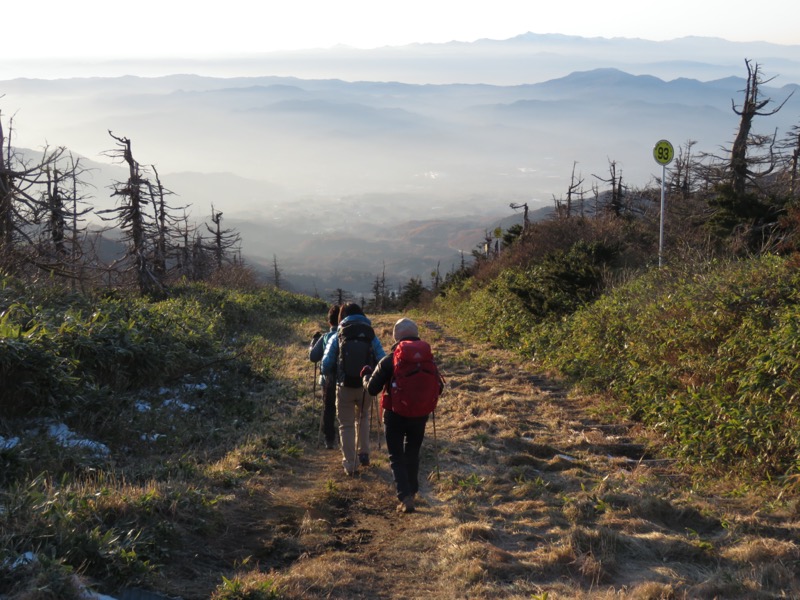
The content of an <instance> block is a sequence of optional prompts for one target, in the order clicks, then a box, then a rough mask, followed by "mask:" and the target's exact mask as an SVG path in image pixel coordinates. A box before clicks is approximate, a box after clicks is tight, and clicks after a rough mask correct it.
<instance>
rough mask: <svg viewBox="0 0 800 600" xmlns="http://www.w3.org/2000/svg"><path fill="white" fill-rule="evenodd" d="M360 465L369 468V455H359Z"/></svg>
mask: <svg viewBox="0 0 800 600" xmlns="http://www.w3.org/2000/svg"><path fill="white" fill-rule="evenodd" d="M358 463H359V464H360V465H361V466H362V467H367V466H369V454H359V455H358Z"/></svg>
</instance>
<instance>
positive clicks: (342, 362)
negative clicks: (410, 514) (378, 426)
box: [321, 302, 386, 475]
mask: <svg viewBox="0 0 800 600" xmlns="http://www.w3.org/2000/svg"><path fill="white" fill-rule="evenodd" d="M384 356H386V352H385V351H384V349H383V346H381V342H380V340H379V339H378V336H376V335H375V331H374V330H373V329H372V323H371V322H370V320H369V319H368V318H367V317H366V316H365V315H364V311H363V310H361V307H360V306H359V305H358V304H355V303H353V302H348V303H346V304H343V305H342V306H341V308H340V309H339V326H338V328H337V330H336V335H333V336H331V338H330V339H329V340H328V343H327V345H326V346H325V353H324V355H323V356H322V366H321V371H322V374H323V375H324V376H325V377H327V378H331V379H333V378H335V380H336V416H337V417H338V418H339V443H340V444H341V445H342V466H344V472H345V473H346V474H347V475H354V474H355V472H356V469H357V468H358V467H359V465H360V466H362V467H365V466H367V465H369V419H370V413H371V409H372V397H371V396H367V395H366V393H365V391H364V388H363V387H362V384H361V370H362V369H363V368H364V367H365V366H369V367H370V368H372V367H373V366H374V365H375V363H377V362H378V361H379V360H381V359H382V358H383V357H384Z"/></svg>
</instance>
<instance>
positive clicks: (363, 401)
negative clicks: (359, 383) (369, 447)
mask: <svg viewBox="0 0 800 600" xmlns="http://www.w3.org/2000/svg"><path fill="white" fill-rule="evenodd" d="M370 401H371V399H370ZM366 403H367V390H362V391H361V410H362V411H363V410H364V405H365V404H366ZM369 434H370V435H372V406H370V411H369Z"/></svg>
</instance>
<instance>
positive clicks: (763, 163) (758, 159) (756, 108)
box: [728, 59, 792, 196]
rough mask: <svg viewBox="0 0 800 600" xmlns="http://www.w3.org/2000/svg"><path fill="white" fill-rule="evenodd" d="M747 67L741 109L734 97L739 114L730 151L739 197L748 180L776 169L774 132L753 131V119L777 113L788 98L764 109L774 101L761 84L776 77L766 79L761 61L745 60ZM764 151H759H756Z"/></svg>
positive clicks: (730, 168) (730, 167)
mask: <svg viewBox="0 0 800 600" xmlns="http://www.w3.org/2000/svg"><path fill="white" fill-rule="evenodd" d="M744 63H745V66H746V67H747V83H746V86H745V89H744V99H743V101H742V105H741V107H740V108H737V107H736V103H735V101H734V100H731V108H732V109H733V112H734V113H736V114H737V115H739V117H740V120H739V129H738V131H737V132H736V138H735V139H734V141H733V146H732V147H731V151H730V161H729V164H728V168H729V170H730V183H731V189H732V191H733V193H734V194H735V195H737V196H742V195H744V193H745V191H746V190H747V185H748V183H751V182H753V181H755V180H756V179H760V178H762V177H764V176H765V175H768V174H769V173H771V172H772V171H773V169H774V168H775V166H776V157H775V153H774V146H775V137H776V136H775V134H772V135H758V134H754V133H752V128H753V120H754V119H755V118H756V117H763V116H770V115H774V114H775V113H777V112H778V111H779V110H780V109H781V108H783V106H784V105H785V104H786V102H787V101H788V100H789V98H791V96H792V94H789V96H787V98H786V99H785V100H784V101H783V102H781V103H780V105H778V106H777V107H775V108H773V109H771V110H765V108H766V107H767V106H768V105H769V104H770V103H771V102H772V99H770V98H762V97H761V94H760V87H761V86H762V85H764V84H766V83H769V82H770V81H772V79H774V78H770V79H763V78H762V77H761V68H760V65H759V64H758V63H751V62H750V60H748V59H745V61H744ZM759 149H760V150H762V151H761V152H757V150H759ZM754 151H755V152H754Z"/></svg>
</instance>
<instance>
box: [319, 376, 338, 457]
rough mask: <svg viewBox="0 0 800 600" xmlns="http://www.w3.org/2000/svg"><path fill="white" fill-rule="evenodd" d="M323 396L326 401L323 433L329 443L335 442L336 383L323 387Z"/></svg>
mask: <svg viewBox="0 0 800 600" xmlns="http://www.w3.org/2000/svg"><path fill="white" fill-rule="evenodd" d="M323 398H325V401H324V402H323V406H322V434H323V435H324V436H325V441H326V442H327V443H328V444H335V443H336V437H337V435H336V434H337V433H338V432H337V430H336V383H331V384H330V385H327V384H326V385H325V386H324V387H323Z"/></svg>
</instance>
